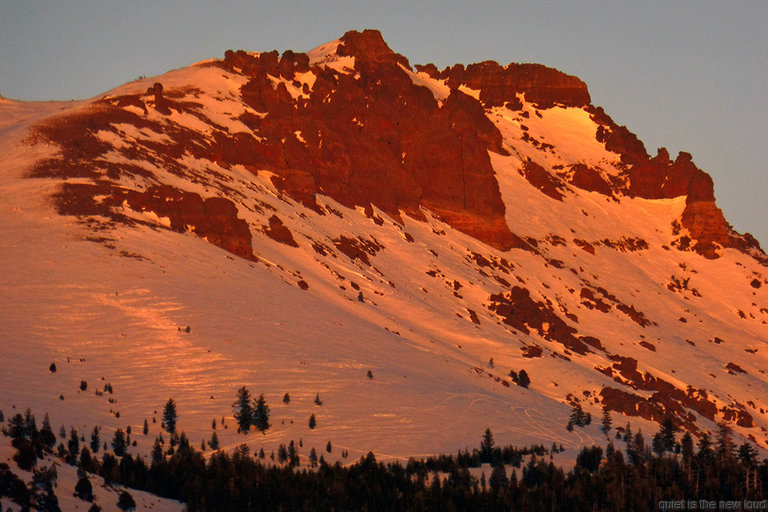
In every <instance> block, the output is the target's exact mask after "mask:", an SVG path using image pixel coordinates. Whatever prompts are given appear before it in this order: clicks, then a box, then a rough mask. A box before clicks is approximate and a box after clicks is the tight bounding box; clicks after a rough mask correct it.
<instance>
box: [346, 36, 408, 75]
mask: <svg viewBox="0 0 768 512" xmlns="http://www.w3.org/2000/svg"><path fill="white" fill-rule="evenodd" d="M340 41H341V43H340V44H339V47H338V49H337V53H338V54H339V55H340V56H349V57H355V58H357V59H359V60H361V61H366V62H377V63H378V62H395V63H400V64H402V65H403V66H405V67H407V68H410V64H409V63H408V59H406V58H405V57H403V56H402V55H400V54H397V53H395V52H393V51H392V49H391V48H390V47H389V45H387V43H386V41H384V38H383V37H382V35H381V32H379V31H378V30H375V29H370V28H367V29H365V30H363V31H362V32H358V31H356V30H350V31H348V32H347V33H345V34H344V35H343V36H342V37H341V39H340Z"/></svg>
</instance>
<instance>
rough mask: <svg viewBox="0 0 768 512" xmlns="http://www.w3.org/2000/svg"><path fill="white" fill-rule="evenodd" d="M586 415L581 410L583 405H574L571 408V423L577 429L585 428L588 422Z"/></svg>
mask: <svg viewBox="0 0 768 512" xmlns="http://www.w3.org/2000/svg"><path fill="white" fill-rule="evenodd" d="M586 419H587V418H586V415H585V414H584V410H583V409H582V408H581V404H578V403H577V404H574V405H573V407H572V408H571V423H572V424H573V425H575V426H577V427H583V426H584V425H585V422H586Z"/></svg>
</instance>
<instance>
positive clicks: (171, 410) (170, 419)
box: [162, 398, 178, 434]
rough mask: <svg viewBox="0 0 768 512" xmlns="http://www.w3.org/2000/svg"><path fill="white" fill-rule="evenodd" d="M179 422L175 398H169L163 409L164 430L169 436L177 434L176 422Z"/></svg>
mask: <svg viewBox="0 0 768 512" xmlns="http://www.w3.org/2000/svg"><path fill="white" fill-rule="evenodd" d="M177 420H178V416H177V414H176V402H174V401H173V398H169V399H168V401H167V402H166V403H165V407H163V423H162V425H163V428H164V429H165V431H166V432H168V433H169V434H175V433H176V421H177Z"/></svg>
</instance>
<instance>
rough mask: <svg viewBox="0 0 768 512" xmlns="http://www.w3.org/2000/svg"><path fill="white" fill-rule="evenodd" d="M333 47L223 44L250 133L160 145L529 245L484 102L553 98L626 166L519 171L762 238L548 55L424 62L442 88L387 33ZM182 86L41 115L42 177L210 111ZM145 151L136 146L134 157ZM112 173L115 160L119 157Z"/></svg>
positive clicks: (681, 162) (288, 189) (301, 195)
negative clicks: (52, 147) (135, 133)
mask: <svg viewBox="0 0 768 512" xmlns="http://www.w3.org/2000/svg"><path fill="white" fill-rule="evenodd" d="M331 46H332V47H331V48H329V49H327V50H326V51H325V53H324V54H322V55H320V56H319V57H318V60H317V61H315V62H313V61H311V60H310V56H309V55H308V54H304V53H295V52H293V51H286V52H284V53H283V54H282V56H281V55H279V54H278V53H277V52H276V51H272V52H266V53H260V54H255V53H247V52H244V51H236V52H235V51H227V52H226V54H225V56H224V59H223V60H221V61H216V62H214V63H212V64H210V65H212V66H217V67H220V68H222V69H223V70H226V71H228V72H230V73H235V74H237V75H239V76H242V77H243V78H244V79H245V82H244V83H243V84H242V85H241V86H240V87H239V90H238V95H239V100H240V101H242V103H243V104H244V105H245V106H246V107H248V109H247V111H245V112H243V113H242V114H240V115H239V117H238V121H239V122H240V123H242V124H241V126H243V127H247V130H237V131H228V130H216V133H215V134H214V136H213V138H212V139H210V138H204V137H201V134H199V133H196V132H194V131H193V130H185V129H178V128H175V129H173V130H174V131H173V133H172V137H173V138H174V140H175V144H166V145H164V147H163V148H162V151H161V152H162V153H163V157H164V158H165V159H167V160H168V162H169V165H172V166H173V165H176V164H174V163H173V162H172V160H173V159H176V158H178V157H179V156H180V155H183V154H184V152H185V151H187V152H189V151H191V152H192V153H193V155H194V156H195V157H196V158H204V159H207V160H211V161H213V162H215V163H216V164H217V165H221V166H223V167H231V166H233V165H243V166H245V168H247V169H250V170H252V171H253V172H256V171H257V170H259V169H266V170H269V171H271V172H272V173H273V174H274V176H273V183H274V185H275V186H276V187H278V189H279V190H281V191H282V192H283V193H285V194H287V195H289V196H290V197H292V198H293V199H296V200H298V201H300V202H301V203H302V204H304V205H306V206H309V207H311V208H313V209H315V210H319V208H318V206H317V203H316V201H315V196H316V195H317V194H318V193H322V194H324V195H327V196H330V197H332V198H333V199H335V200H336V201H338V202H339V203H341V204H342V205H345V206H349V207H353V206H361V207H364V208H367V207H370V206H371V205H373V206H376V207H378V208H379V209H381V210H382V211H383V212H385V213H386V214H388V215H389V216H391V217H392V218H394V219H398V220H401V214H403V213H404V214H406V215H408V216H410V217H413V218H416V219H423V218H424V213H423V209H426V210H429V211H430V212H432V213H433V214H435V215H437V216H439V217H440V218H441V219H443V220H444V221H445V222H446V223H448V224H449V225H451V226H453V227H454V228H456V229H458V230H460V231H462V232H464V233H466V234H468V235H470V236H472V237H475V238H477V239H478V240H481V241H483V242H485V243H487V244H489V245H491V246H493V247H495V248H498V249H501V250H508V249H510V248H513V247H520V246H522V245H527V244H521V243H520V241H519V240H520V237H519V236H518V235H517V234H515V233H513V232H512V230H510V228H509V226H508V223H507V221H506V218H505V217H506V207H505V205H504V202H503V200H502V196H501V193H500V190H499V184H498V180H497V177H496V174H495V170H494V168H493V166H492V164H491V155H492V154H497V155H502V156H507V155H509V154H510V152H509V145H510V144H512V145H514V144H513V143H512V142H511V141H504V138H503V137H502V134H501V133H500V131H499V128H498V127H497V126H496V124H495V123H494V122H493V121H492V118H491V117H490V116H489V115H488V113H489V112H491V111H492V110H493V109H500V108H504V109H507V111H509V112H514V113H518V114H519V115H520V116H521V117H520V119H521V121H520V125H521V126H522V127H523V128H525V129H527V126H525V125H524V124H523V121H525V119H524V117H525V116H527V115H529V113H528V112H523V111H522V108H523V103H522V101H521V98H524V100H525V102H527V103H528V104H529V105H532V106H533V107H535V108H536V109H538V110H536V115H538V116H541V114H540V113H539V110H541V111H546V110H547V109H553V108H555V107H557V108H559V109H563V108H565V109H567V108H578V109H584V110H586V111H587V112H588V113H589V114H590V116H591V119H592V120H593V122H594V123H595V125H596V131H595V135H594V137H595V140H596V141H597V142H599V143H600V144H602V145H603V146H604V147H605V149H606V150H607V151H609V152H613V153H616V154H618V155H619V156H620V159H621V163H622V164H623V165H624V168H623V169H624V170H623V171H622V172H620V173H619V174H618V175H614V176H608V175H606V174H605V173H604V172H599V171H597V170H596V169H595V168H593V167H590V166H588V165H585V164H583V163H581V162H571V163H569V167H570V173H569V175H568V176H564V175H563V173H562V172H555V170H556V169H554V168H550V166H549V165H548V164H546V163H545V162H537V161H530V162H523V163H522V165H521V166H520V173H521V175H523V176H524V177H525V178H526V179H527V180H528V181H529V182H530V183H531V184H532V185H534V186H535V187H536V188H539V189H540V190H542V191H543V192H544V193H545V194H547V195H549V196H550V197H553V198H556V199H558V200H562V198H563V197H565V195H566V193H567V186H566V183H570V184H571V185H573V186H574V187H577V188H579V189H582V190H588V191H596V192H598V193H600V194H603V195H606V196H612V197H619V196H622V195H628V196H630V197H640V198H647V199H664V198H674V197H680V196H687V197H688V200H687V201H688V204H689V206H688V207H687V209H686V211H685V214H684V215H683V216H682V217H681V219H680V221H681V222H682V225H683V227H685V228H686V229H687V230H688V231H689V235H688V236H689V237H690V239H692V240H693V244H692V245H691V246H692V247H693V248H694V249H695V250H697V251H699V252H701V253H702V254H704V255H706V256H707V257H716V256H717V251H716V250H715V249H716V247H717V246H720V247H736V248H742V249H743V248H744V247H754V246H755V244H754V243H753V240H752V239H751V238H744V237H741V236H739V235H735V234H732V230H731V228H730V226H728V224H727V223H726V222H725V219H724V218H723V216H722V213H721V212H720V210H719V209H718V208H717V206H716V205H715V203H714V192H713V187H712V180H711V178H710V177H709V176H708V175H707V174H706V173H704V172H703V171H701V170H700V169H698V168H697V167H696V166H695V164H694V163H693V161H692V159H691V156H690V155H689V154H686V153H681V154H680V155H679V156H678V157H677V158H676V159H675V160H674V161H670V159H669V155H668V154H667V152H666V150H663V149H662V150H660V151H659V153H658V155H657V156H655V157H653V158H650V157H649V156H648V154H647V153H646V151H645V147H644V146H643V143H642V142H641V141H639V140H638V139H637V137H636V136H635V135H634V134H632V133H631V132H630V131H629V130H628V129H627V128H626V127H623V126H618V125H616V124H615V123H614V122H613V120H612V119H611V118H610V117H609V116H608V115H607V114H605V112H604V111H603V110H602V109H601V108H599V107H594V106H592V105H591V104H590V96H589V92H588V91H587V87H586V85H585V84H584V83H583V82H582V81H580V80H579V79H578V78H576V77H573V76H569V75H566V74H564V73H562V72H560V71H557V70H554V69H551V68H547V67H545V66H542V65H539V64H509V65H507V66H504V67H502V66H500V65H499V64H497V63H495V62H489V61H488V62H482V63H479V64H471V65H469V66H466V67H465V66H463V65H456V66H453V67H450V68H446V69H444V70H443V71H438V70H437V69H436V68H435V67H434V66H433V65H426V66H417V70H419V74H420V75H421V76H426V77H429V78H430V79H431V80H433V82H434V83H441V84H443V85H442V86H441V87H442V88H443V89H442V90H441V91H440V92H436V91H435V90H430V88H429V87H425V86H423V83H421V82H419V80H421V79H417V75H416V74H415V73H414V72H413V71H411V68H410V65H409V62H408V59H406V58H405V57H403V56H402V55H399V54H396V53H395V52H393V51H392V50H391V49H390V48H389V47H388V46H387V44H386V43H385V42H384V40H383V39H382V37H381V34H380V33H379V32H378V31H375V30H365V31H363V32H355V31H351V32H348V33H346V34H345V35H344V36H343V37H342V38H341V39H340V40H339V41H337V42H336V43H335V46H334V45H331ZM181 95H182V93H181V92H180V91H172V90H170V91H164V89H163V85H162V84H161V83H155V84H154V85H153V86H152V87H150V88H148V89H147V91H146V93H145V94H134V95H124V96H120V97H118V98H115V99H113V100H110V101H101V102H99V103H98V109H95V108H94V109H92V111H91V112H89V113H88V115H87V118H88V119H87V123H88V124H87V125H84V124H83V123H82V121H83V120H84V117H83V116H82V115H81V116H79V117H73V118H69V119H64V120H58V121H57V123H56V124H55V125H54V124H48V125H44V126H41V127H40V128H39V129H38V133H39V134H40V136H41V138H43V139H47V140H50V141H53V142H56V143H57V144H61V145H62V149H63V152H64V154H65V155H69V156H68V157H67V158H66V159H65V160H64V161H61V162H50V161H49V162H46V163H41V164H39V165H38V166H37V169H36V171H35V173H34V174H35V175H38V176H42V175H74V176H80V175H82V174H83V173H85V174H86V175H87V174H89V173H91V171H88V170H87V169H88V166H87V165H85V166H84V165H82V162H87V161H89V159H99V158H100V157H101V156H102V155H103V154H104V153H105V152H106V151H107V150H108V147H107V146H106V145H105V144H103V142H100V141H98V140H97V138H96V137H94V134H95V133H96V132H98V130H105V131H114V126H115V124H116V123H120V122H123V121H127V122H131V123H134V124H135V125H136V126H141V127H144V128H147V129H154V130H155V131H158V132H162V131H163V130H166V131H167V130H168V127H160V126H157V123H156V122H150V121H148V120H147V119H146V114H147V113H148V111H149V110H148V109H154V110H155V111H156V112H158V113H160V114H162V115H163V116H166V117H171V116H172V115H173V114H174V112H178V113H186V114H189V115H193V116H196V117H198V118H199V119H201V120H205V112H204V110H203V109H202V105H201V104H199V103H196V102H195V101H194V100H190V99H185V100H180V99H179V98H180V97H181ZM129 106H133V107H135V108H138V109H140V110H141V112H143V113H144V116H143V117H144V118H142V116H140V115H137V114H136V113H129V112H126V108H127V107H129ZM522 141H523V142H525V143H529V144H534V145H535V146H536V148H537V149H539V150H541V151H543V152H545V153H546V152H556V151H557V148H555V146H553V145H551V144H549V143H547V142H546V141H538V140H536V139H535V138H531V137H530V136H529V135H528V132H524V134H523V139H522ZM505 145H506V146H505ZM149 149H157V148H149ZM512 149H513V150H514V147H513V148H512ZM137 154H138V153H136V151H135V150H134V155H133V156H136V155H137ZM529 160H530V158H529ZM76 162H80V163H76ZM132 172H140V171H139V170H137V169H133V170H132ZM110 173H111V174H112V175H117V174H119V171H118V170H117V169H116V168H114V167H112V168H111V169H110V170H108V171H107V174H108V175H109V174H110ZM233 243H234V244H235V245H238V244H239V242H237V243H235V242H233ZM225 245H230V244H229V243H225ZM241 252H242V250H241Z"/></svg>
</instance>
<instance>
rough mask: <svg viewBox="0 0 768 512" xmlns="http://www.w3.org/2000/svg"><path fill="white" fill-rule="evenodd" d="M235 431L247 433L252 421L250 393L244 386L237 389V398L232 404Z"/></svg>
mask: <svg viewBox="0 0 768 512" xmlns="http://www.w3.org/2000/svg"><path fill="white" fill-rule="evenodd" d="M232 407H233V412H234V416H235V421H237V431H238V432H242V433H244V434H247V433H248V431H249V430H250V429H251V425H252V423H253V408H252V407H251V393H250V392H249V391H248V388H246V387H245V386H243V387H241V388H240V389H238V390H237V399H236V400H235V402H234V403H233V404H232Z"/></svg>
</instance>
